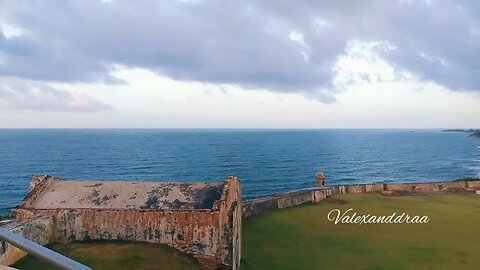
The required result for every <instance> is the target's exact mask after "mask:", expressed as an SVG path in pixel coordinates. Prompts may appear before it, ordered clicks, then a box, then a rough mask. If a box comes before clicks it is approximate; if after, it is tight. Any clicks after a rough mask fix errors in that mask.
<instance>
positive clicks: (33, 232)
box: [0, 217, 53, 265]
mask: <svg viewBox="0 0 480 270" xmlns="http://www.w3.org/2000/svg"><path fill="white" fill-rule="evenodd" d="M2 228H3V229H6V230H8V231H11V232H13V233H15V234H18V235H20V236H23V237H24V238H26V239H29V240H31V241H33V242H35V243H38V244H40V245H46V244H48V243H50V242H51V240H52V236H53V219H52V217H35V218H32V219H27V220H24V221H12V222H9V223H7V224H5V225H3V226H2ZM26 255H27V253H26V252H25V251H23V250H21V249H18V248H16V247H15V246H13V245H11V244H9V243H6V242H1V241H0V265H12V264H14V263H15V262H17V261H18V260H20V259H21V258H23V257H25V256H26Z"/></svg>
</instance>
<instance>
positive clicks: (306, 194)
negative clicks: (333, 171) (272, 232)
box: [243, 187, 332, 218]
mask: <svg viewBox="0 0 480 270" xmlns="http://www.w3.org/2000/svg"><path fill="white" fill-rule="evenodd" d="M330 195H332V189H331V188H328V187H327V188H325V187H323V188H309V189H302V190H296V191H291V192H286V193H281V194H277V195H272V196H266V197H261V198H257V199H252V200H246V201H243V217H244V218H246V217H249V216H254V215H259V214H263V213H266V212H270V211H273V210H277V209H283V208H288V207H292V206H297V205H301V204H304V203H319V202H321V201H322V200H324V199H325V198H326V197H328V196H330Z"/></svg>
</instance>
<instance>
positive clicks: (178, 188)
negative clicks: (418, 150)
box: [0, 176, 242, 269]
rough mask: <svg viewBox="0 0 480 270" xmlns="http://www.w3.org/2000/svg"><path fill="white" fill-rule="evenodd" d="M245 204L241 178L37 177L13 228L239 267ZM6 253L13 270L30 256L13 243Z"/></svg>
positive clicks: (1, 259) (2, 258)
mask: <svg viewBox="0 0 480 270" xmlns="http://www.w3.org/2000/svg"><path fill="white" fill-rule="evenodd" d="M241 204H242V203H241V187H240V182H239V180H238V179H237V178H236V177H234V176H230V177H227V178H226V179H225V181H224V182H223V183H216V184H211V183H190V184H185V183H161V182H155V183H152V182H117V181H115V182H103V181H97V182H90V181H63V180H61V179H57V178H55V177H51V176H33V177H32V179H31V183H30V192H29V194H28V195H27V197H26V198H25V199H24V200H23V201H22V203H21V204H20V205H19V206H18V207H17V208H16V209H14V210H13V219H14V222H12V223H11V224H7V226H6V228H8V229H10V230H12V231H14V232H16V233H20V234H21V235H22V236H24V237H26V238H27V239H30V240H33V241H35V242H37V243H40V244H43V245H45V244H49V243H58V242H61V243H68V242H72V241H85V240H100V239H102V240H128V241H140V242H151V243H161V244H167V245H169V246H172V247H174V248H176V249H178V250H181V251H183V252H186V253H188V254H191V255H193V256H194V257H196V258H197V259H198V260H199V261H200V262H201V263H202V265H203V266H204V267H205V269H218V268H222V269H238V267H239V265H240V260H241V246H240V245H241V225H242V223H241V222H242V215H241V213H242V210H241V209H242V206H241ZM39 218H41V219H40V220H41V222H39ZM32 227H33V228H36V229H35V230H31V229H28V228H32ZM39 236H42V237H41V239H40V238H39ZM0 251H2V250H0ZM0 253H3V255H2V254H0V264H5V265H11V264H12V263H14V262H15V261H16V260H18V259H20V258H21V257H23V256H24V255H25V253H23V252H21V251H19V250H18V249H16V248H14V247H12V246H10V245H6V247H5V248H4V250H3V252H0Z"/></svg>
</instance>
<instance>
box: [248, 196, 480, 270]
mask: <svg viewBox="0 0 480 270" xmlns="http://www.w3.org/2000/svg"><path fill="white" fill-rule="evenodd" d="M334 208H338V209H341V210H342V212H343V211H344V210H346V209H348V208H353V209H354V210H355V212H357V213H358V214H377V215H381V214H382V215H389V214H392V213H393V212H397V213H402V212H405V213H406V214H409V215H428V216H429V218H430V221H429V223H427V224H405V223H404V224H364V225H361V226H360V225H357V224H338V225H334V224H333V223H332V222H329V221H328V220H327V213H328V212H329V211H331V210H332V209H334ZM243 222H244V223H243V224H244V226H243V233H242V235H243V236H242V237H243V247H242V253H243V254H242V255H243V269H246V270H249V269H255V270H257V269H350V270H353V269H480V255H479V254H480V233H479V230H480V196H478V195H434V196H418V195H417V196H404V197H387V196H382V195H380V194H361V195H353V194H348V195H335V196H333V197H330V198H329V199H327V200H326V201H324V202H322V203H320V204H315V205H306V206H301V207H296V208H290V209H285V210H280V211H275V212H271V213H268V214H265V215H260V216H256V217H251V218H247V219H245V220H244V221H243Z"/></svg>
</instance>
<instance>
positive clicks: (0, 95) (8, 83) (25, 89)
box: [0, 78, 110, 111]
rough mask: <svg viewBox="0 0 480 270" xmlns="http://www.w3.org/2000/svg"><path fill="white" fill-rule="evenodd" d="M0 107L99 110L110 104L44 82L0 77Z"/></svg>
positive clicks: (107, 107)
mask: <svg viewBox="0 0 480 270" xmlns="http://www.w3.org/2000/svg"><path fill="white" fill-rule="evenodd" d="M0 79H1V80H2V84H1V85H0V101H1V102H0V105H2V106H0V108H1V107H8V108H11V109H21V110H32V111H101V110H108V109H110V106H108V105H106V104H103V103H102V102H99V101H96V100H94V99H92V98H91V97H89V96H88V95H86V94H84V93H80V92H76V91H67V90H59V89H56V88H53V87H51V86H48V85H46V84H44V83H38V82H27V81H25V80H18V79H6V78H0Z"/></svg>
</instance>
